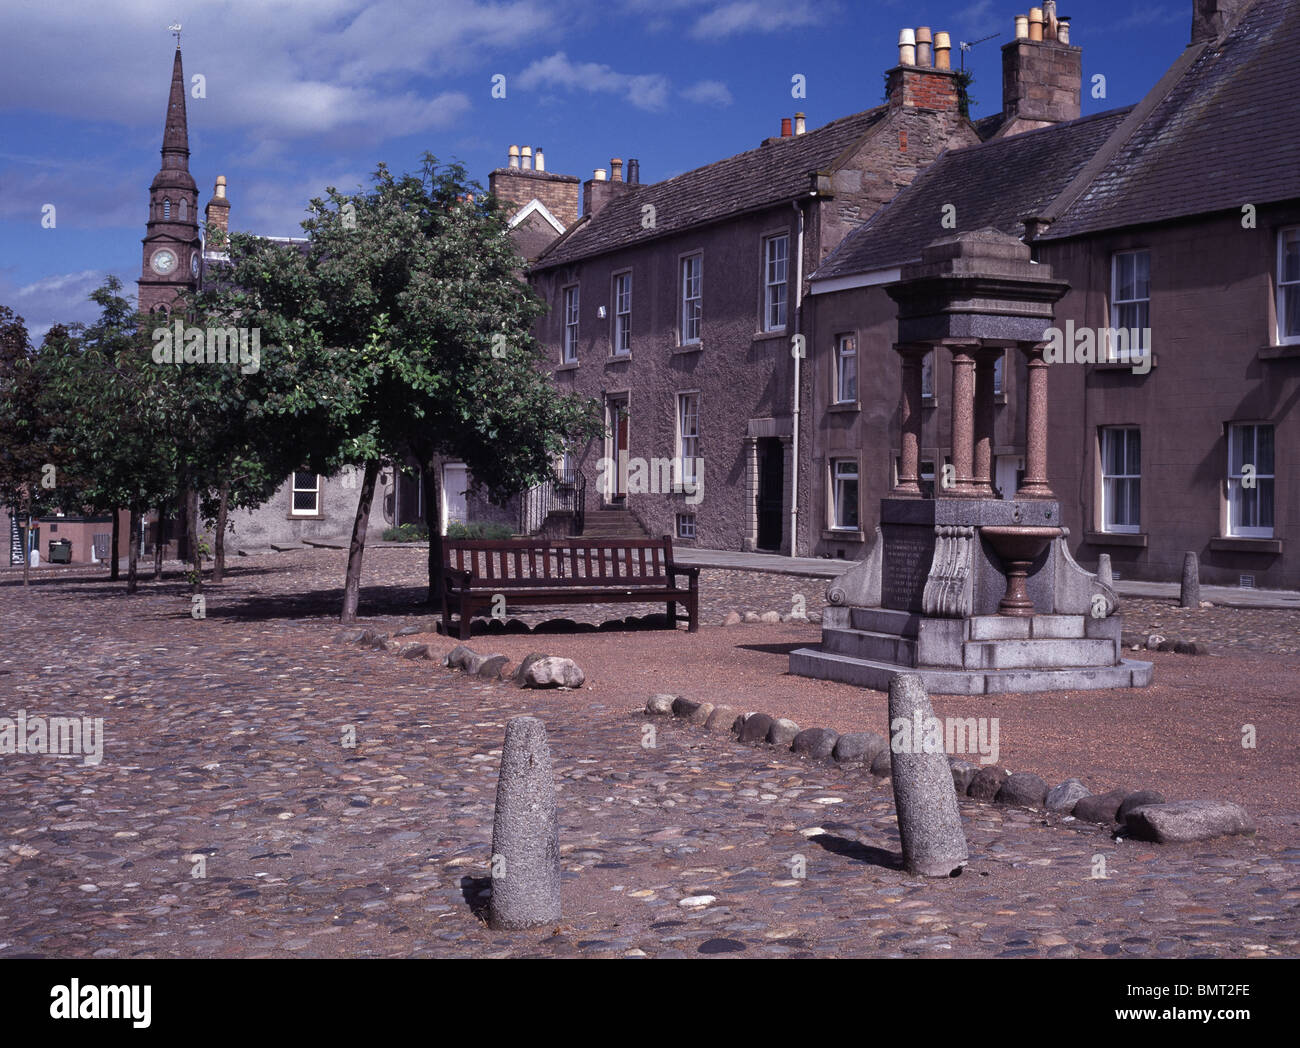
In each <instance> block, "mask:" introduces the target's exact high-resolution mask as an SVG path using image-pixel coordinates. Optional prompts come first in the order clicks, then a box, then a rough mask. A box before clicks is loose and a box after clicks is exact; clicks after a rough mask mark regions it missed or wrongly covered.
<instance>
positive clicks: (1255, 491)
mask: <svg viewBox="0 0 1300 1048" xmlns="http://www.w3.org/2000/svg"><path fill="white" fill-rule="evenodd" d="M1262 429H1269V430H1272V431H1273V469H1272V470H1271V471H1270V472H1268V473H1263V472H1260V471H1259V468H1258V465H1256V463H1257V461H1258V459H1259V431H1260V430H1262ZM1247 431H1249V434H1250V440H1251V445H1252V446H1251V448H1250V449H1249V450H1250V454H1249V457H1248V456H1247V455H1246V454H1245V453H1243V454H1242V455H1241V456H1240V458H1241V461H1242V463H1243V465H1244V464H1246V463H1250V464H1251V465H1256V472H1255V486H1254V488H1245V487H1243V486H1242V483H1241V480H1242V476H1243V474H1242V473H1240V472H1234V471H1233V463H1234V462H1236V461H1237V458H1238V456H1237V455H1236V453H1235V452H1236V450H1237V446H1238V444H1239V443H1240V442H1241V441H1242V440H1243V438H1244V437H1245V436H1246V433H1247ZM1276 475H1277V430H1276V429H1275V428H1274V426H1273V425H1272V424H1271V423H1267V422H1233V423H1229V425H1228V534H1229V535H1231V536H1233V537H1235V538H1244V539H1271V538H1272V537H1273V529H1274V527H1275V526H1276V524H1277V518H1276V516H1275V514H1276V511H1277V501H1276V498H1277V489H1276V486H1275V478H1276ZM1265 480H1266V481H1268V486H1267V491H1268V506H1269V511H1270V512H1269V516H1270V517H1273V524H1270V525H1268V526H1264V525H1260V524H1258V523H1257V524H1253V525H1239V524H1237V518H1238V517H1239V516H1240V512H1239V511H1240V510H1241V509H1242V508H1243V507H1244V505H1245V504H1246V503H1250V502H1253V503H1254V504H1255V513H1254V518H1255V520H1256V521H1258V520H1260V519H1261V517H1262V514H1261V513H1260V512H1259V511H1260V509H1261V508H1262V507H1263V504H1264V491H1265V487H1264V485H1263V484H1262V483H1261V481H1265Z"/></svg>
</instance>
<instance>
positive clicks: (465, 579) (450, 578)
mask: <svg viewBox="0 0 1300 1048" xmlns="http://www.w3.org/2000/svg"><path fill="white" fill-rule="evenodd" d="M473 577H474V573H473V572H472V571H468V570H465V569H462V568H449V567H446V566H445V565H444V567H443V569H442V578H443V582H444V584H445V585H446V587H447V588H448V589H469V584H470V580H471V579H472V578H473Z"/></svg>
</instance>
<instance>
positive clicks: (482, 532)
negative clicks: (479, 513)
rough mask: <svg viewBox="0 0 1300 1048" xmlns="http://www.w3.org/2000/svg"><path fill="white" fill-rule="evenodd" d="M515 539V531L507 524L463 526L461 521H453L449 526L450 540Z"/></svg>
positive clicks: (473, 522)
mask: <svg viewBox="0 0 1300 1048" xmlns="http://www.w3.org/2000/svg"><path fill="white" fill-rule="evenodd" d="M514 537H515V533H514V530H513V529H512V528H510V527H508V526H507V525H505V524H492V523H488V522H483V521H479V522H475V521H470V522H469V523H468V524H461V523H460V522H459V521H454V520H453V521H451V522H450V523H449V524H448V525H447V538H449V539H512V538H514Z"/></svg>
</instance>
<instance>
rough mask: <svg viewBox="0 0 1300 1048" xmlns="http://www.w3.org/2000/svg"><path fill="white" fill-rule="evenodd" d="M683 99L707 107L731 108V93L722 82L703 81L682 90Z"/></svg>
mask: <svg viewBox="0 0 1300 1048" xmlns="http://www.w3.org/2000/svg"><path fill="white" fill-rule="evenodd" d="M682 97H683V98H685V99H687V100H689V101H691V102H698V103H699V104H700V105H705V106H729V105H731V103H732V101H733V99H732V97H731V91H730V90H728V88H727V85H726V84H724V83H723V82H722V81H721V80H701V81H700V82H699V83H696V84H692V85H691V86H690V87H687V88H684V89H683V90H682Z"/></svg>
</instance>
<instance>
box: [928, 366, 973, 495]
mask: <svg viewBox="0 0 1300 1048" xmlns="http://www.w3.org/2000/svg"><path fill="white" fill-rule="evenodd" d="M948 349H949V350H950V352H951V353H952V465H953V471H954V473H955V474H956V475H955V477H954V478H953V479H954V481H955V483H954V485H953V486H952V487H949V488H945V487H944V486H943V477H942V475H941V476H940V477H939V478H938V480H939V487H938V491H937V494H938V495H940V496H942V497H947V498H954V497H955V498H972V497H974V496H976V495H977V494H978V492H977V491H976V488H975V483H974V479H975V478H974V475H973V472H972V467H973V463H972V457H973V455H974V450H975V356H974V349H975V347H974V346H973V345H971V344H969V343H967V344H965V345H960V344H959V345H949V347H948ZM941 473H942V471H941Z"/></svg>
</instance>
